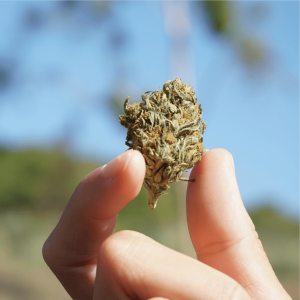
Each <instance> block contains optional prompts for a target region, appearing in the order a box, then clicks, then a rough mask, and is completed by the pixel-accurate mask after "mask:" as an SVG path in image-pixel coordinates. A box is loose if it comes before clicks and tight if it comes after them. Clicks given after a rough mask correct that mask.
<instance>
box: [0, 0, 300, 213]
mask: <svg viewBox="0 0 300 300" xmlns="http://www.w3.org/2000/svg"><path fill="white" fill-rule="evenodd" d="M257 3H263V5H264V9H265V17H264V18H261V19H255V18H254V19H253V18H251V16H249V13H248V12H249V10H246V8H247V7H248V6H251V5H252V6H253V5H254V4H255V2H253V1H251V2H236V10H237V11H238V16H239V19H240V20H242V24H243V28H244V30H246V31H247V32H249V33H250V34H251V35H252V36H254V37H255V39H257V40H260V41H262V42H263V43H265V44H266V45H267V49H268V58H269V60H270V62H271V63H270V65H269V66H268V67H267V68H266V69H265V70H264V72H263V73H262V74H260V75H258V76H256V77H253V76H251V75H250V74H249V72H247V71H246V69H245V68H244V67H243V65H242V63H241V61H240V59H239V58H238V57H237V54H236V52H234V51H233V50H232V46H231V45H229V43H228V42H226V41H224V39H223V40H222V39H219V38H217V37H216V36H215V35H213V34H211V32H210V31H209V30H208V28H207V26H206V23H205V20H204V19H203V16H202V15H200V16H199V15H197V14H196V12H195V11H194V10H193V9H192V6H191V7H190V10H189V16H190V21H189V22H190V36H189V43H188V44H187V45H186V47H187V53H188V56H189V57H188V61H189V62H190V66H186V67H187V68H188V67H189V69H188V70H190V71H189V73H188V74H187V73H186V69H185V68H184V67H182V64H181V65H180V64H178V66H177V68H175V70H176V72H177V73H176V74H174V71H172V64H174V62H172V59H171V57H172V49H171V43H170V36H169V35H168V33H167V31H166V29H165V20H164V8H163V4H162V3H161V2H125V3H122V2H113V6H112V10H113V16H114V17H113V19H112V20H111V21H110V20H106V21H105V22H103V23H101V24H100V25H97V24H96V25H95V24H92V25H91V24H90V23H89V22H87V21H86V20H84V16H83V15H82V14H81V13H80V12H79V13H77V14H75V15H73V16H72V17H65V16H63V15H61V14H58V13H55V7H56V6H55V5H57V4H56V3H55V2H0V58H2V60H4V61H8V62H9V61H15V62H16V66H17V72H16V75H15V77H14V85H12V87H11V88H10V89H7V90H6V91H4V92H2V93H1V94H0V99H1V101H0V145H2V146H4V147H9V148H11V149H20V148H26V147H38V148H45V147H54V146H55V145H57V144H58V143H60V142H62V141H64V142H65V143H67V145H68V149H67V150H68V151H69V152H70V153H72V155H74V156H76V157H82V158H85V159H94V160H98V161H99V163H100V162H107V161H108V160H110V159H112V158H113V157H114V156H116V155H118V154H119V153H121V152H122V151H124V150H126V148H127V147H126V146H125V144H124V141H125V136H126V131H125V129H123V128H122V127H121V125H119V122H118V116H117V115H116V114H115V112H114V111H113V110H112V109H111V107H110V105H109V99H110V97H111V96H112V95H115V94H117V96H118V97H120V98H121V99H125V98H126V97H127V96H128V95H131V96H132V99H134V100H138V101H139V97H140V95H141V94H142V93H143V92H145V91H148V90H157V89H158V87H159V86H160V87H162V85H163V83H164V82H165V81H166V80H169V79H172V78H171V77H172V76H176V77H177V76H178V77H181V78H182V80H183V81H186V80H191V81H193V82H192V84H193V85H194V88H195V91H196V95H197V97H198V101H199V102H200V103H202V108H203V111H204V113H203V119H204V121H206V123H207V130H206V132H205V134H204V145H205V148H208V149H212V148H217V147H218V148H226V149H228V150H229V151H230V152H231V153H232V154H233V157H234V160H235V165H236V173H237V179H238V183H239V186H240V190H241V195H242V197H243V199H244V202H245V204H246V206H247V207H248V208H251V207H255V206H257V205H264V204H267V203H269V201H271V200H272V204H273V205H275V206H276V207H278V208H279V209H281V210H282V211H284V212H285V213H288V214H290V215H293V216H297V215H298V201H299V189H298V184H299V123H298V122H299V3H298V2H297V1H290V2H281V1H266V2H262V1H259V2H257ZM29 8H39V9H41V10H42V11H44V12H45V13H47V12H49V11H51V12H52V13H51V14H50V16H51V17H49V18H48V19H47V20H46V21H45V22H44V25H43V26H42V28H40V29H36V30H33V31H32V32H31V33H28V32H27V31H26V30H25V29H24V28H23V24H22V20H23V19H24V14H25V12H26V11H28V9H29ZM114 27H116V28H117V29H118V30H119V31H121V32H123V33H124V34H125V35H126V36H127V38H128V39H127V42H126V44H125V46H124V47H123V48H122V49H121V50H119V52H113V51H112V49H111V47H110V44H109V38H108V36H109V35H108V34H109V32H111V31H112V30H113V29H114ZM175 67H176V66H175ZM173 69H174V68H173ZM172 72H173V73H172ZM186 83H188V84H190V82H186ZM118 86H121V88H122V90H121V91H120V90H119V89H118ZM104 141H105V142H104Z"/></svg>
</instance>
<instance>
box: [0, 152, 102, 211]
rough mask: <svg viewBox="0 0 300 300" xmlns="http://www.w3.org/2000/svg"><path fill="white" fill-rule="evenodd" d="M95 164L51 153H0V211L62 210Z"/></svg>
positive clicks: (58, 153)
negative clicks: (78, 161)
mask: <svg viewBox="0 0 300 300" xmlns="http://www.w3.org/2000/svg"><path fill="white" fill-rule="evenodd" d="M96 167H97V166H96V165H95V164H89V163H77V162H75V160H72V159H70V158H68V157H67V156H66V155H65V154H63V152H62V151H61V150H59V149H56V150H54V151H38V150H26V151H19V152H9V151H6V150H4V149H2V150H0V211H7V210H18V209H30V210H58V209H59V210H61V209H62V208H63V207H64V206H65V204H66V202H67V201H68V199H69V198H70V196H71V195H72V192H73V191H74V189H75V188H76V186H77V184H78V183H79V182H80V180H81V179H82V178H83V177H84V176H85V175H86V174H88V173H89V172H90V171H92V170H93V169H95V168H96Z"/></svg>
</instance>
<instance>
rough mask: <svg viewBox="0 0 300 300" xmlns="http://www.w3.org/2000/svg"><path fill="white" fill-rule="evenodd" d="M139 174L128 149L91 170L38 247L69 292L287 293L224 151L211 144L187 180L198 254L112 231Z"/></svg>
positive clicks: (80, 297) (155, 298)
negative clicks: (211, 148)
mask: <svg viewBox="0 0 300 300" xmlns="http://www.w3.org/2000/svg"><path fill="white" fill-rule="evenodd" d="M144 175H145V162H144V158H143V156H142V155H141V154H140V153H139V152H138V151H135V150H129V151H126V152H125V153H123V154H121V155H120V156H118V157H117V158H115V159H114V160H113V161H111V162H110V163H109V164H107V165H106V166H104V167H100V168H98V169H96V170H94V171H93V172H91V173H90V174H89V175H88V176H86V177H85V178H84V179H83V180H82V181H81V183H80V184H79V185H78V187H77V188H76V190H75V192H74V193H73V195H72V197H71V199H70V200H69V202H68V204H67V206H66V208H65V211H64V212H63V215H62V217H61V219H60V221H59V223H58V225H57V226H56V228H55V229H54V230H53V232H52V233H51V235H50V236H49V238H48V239H47V241H46V243H45V245H44V248H43V255H44V259H45V261H46V263H47V264H48V266H49V267H50V268H51V270H52V271H53V273H54V274H55V275H56V276H57V278H58V280H59V281H60V282H61V284H62V285H63V286H64V288H65V289H66V291H67V292H68V293H69V294H70V296H71V297H72V299H74V300H92V299H93V300H114V299H118V300H123V299H124V300H129V299H130V300H131V299H132V300H133V299H134V300H135V299H139V300H150V299H151V300H163V299H168V300H246V299H248V300H249V299H255V300H279V299H280V300H283V299H291V297H290V296H289V295H288V294H287V293H286V291H285V290H284V289H283V287H282V286H281V284H280V283H279V281H278V279H277V277H276V275H275V273H274V271H273V269H272V267H271V265H270V263H269V261H268V258H267V256H266V254H265V252H264V250H263V247H262V244H261V242H260V240H259V239H258V235H257V233H256V231H255V228H254V225H253V223H252V221H251V219H250V217H249V215H248V213H247V211H246V209H245V207H244V205H243V202H242V199H241V196H240V192H239V189H238V186H237V182H236V178H235V170H234V163H233V159H232V156H231V154H230V153H229V152H228V151H226V150H223V149H214V150H210V151H208V152H207V153H205V154H204V155H203V157H202V160H201V162H199V163H197V164H196V165H195V167H194V168H193V170H192V172H191V175H190V177H191V178H195V179H196V181H195V182H189V183H188V190H187V197H186V201H187V222H188V228H189V232H190V236H191V240H192V242H193V245H194V248H195V251H196V253H197V258H198V259H197V260H196V259H193V258H190V257H188V256H186V255H183V254H181V253H178V252H176V251H174V250H171V249H169V248H167V247H165V246H163V245H161V244H159V243H157V242H156V241H154V240H152V239H150V238H149V237H147V236H145V235H143V234H141V233H138V232H133V231H126V230H125V231H121V232H118V233H115V234H112V231H113V229H114V226H115V224H116V221H117V214H118V212H120V211H121V210H122V209H123V208H124V207H125V206H126V205H127V204H128V203H129V202H130V201H131V200H132V199H133V198H134V197H135V196H136V195H137V194H138V192H139V191H140V189H141V187H142V183H143V179H144ZM175 184H176V183H175ZM145 201H147V200H146V199H145ZM160 201H163V199H161V200H160ZM156 209H159V205H158V207H157V208H156ZM153 213H155V211H154V212H153Z"/></svg>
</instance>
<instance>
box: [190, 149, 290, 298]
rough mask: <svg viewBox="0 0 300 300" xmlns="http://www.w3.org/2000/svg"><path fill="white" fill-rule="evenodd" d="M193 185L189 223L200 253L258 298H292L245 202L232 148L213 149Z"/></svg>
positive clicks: (197, 167) (194, 174)
mask: <svg viewBox="0 0 300 300" xmlns="http://www.w3.org/2000/svg"><path fill="white" fill-rule="evenodd" d="M191 178H196V179H197V180H196V181H195V182H194V183H189V186H188V191H187V218H188V226H189V231H190V235H191V239H192V242H193V245H194V247H195V250H196V253H197V257H198V259H199V260H200V261H202V262H204V263H205V264H207V265H209V266H211V267H213V268H215V269H217V270H219V271H221V272H223V273H225V274H227V275H229V276H230V277H232V278H233V279H235V280H236V281H237V282H239V283H240V284H241V285H242V286H243V287H244V288H245V289H246V290H247V292H248V293H249V295H250V297H251V298H253V299H290V297H289V296H288V295H287V293H286V292H285V291H284V289H283V287H282V286H281V284H280V283H279V281H278V279H277V277H276V275H275V273H274V271H273V269H272V267H271V265H270V263H269V260H268V258H267V256H266V254H265V252H264V250H263V247H262V244H261V242H260V240H259V239H258V235H257V233H256V231H255V228H254V225H253V223H252V221H251V219H250V217H249V215H248V213H247V211H246V209H245V207H244V205H243V202H242V199H241V196H240V192H239V189H238V186H237V182H236V178H235V170H234V163H233V159H232V156H231V154H230V153H229V152H228V151H226V150H223V149H214V150H211V151H208V152H207V153H206V154H205V155H203V158H202V160H201V162H200V163H198V164H196V165H195V167H194V169H193V171H192V173H191Z"/></svg>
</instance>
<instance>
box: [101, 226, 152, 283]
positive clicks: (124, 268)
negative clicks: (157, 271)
mask: <svg viewBox="0 0 300 300" xmlns="http://www.w3.org/2000/svg"><path fill="white" fill-rule="evenodd" d="M151 241H152V240H151V239H150V238H148V237H146V236H145V235H143V234H141V233H138V232H134V231H129V230H125V231H120V232H117V233H115V234H113V235H111V236H110V237H108V238H107V239H106V240H105V241H104V242H103V243H102V245H101V247H100V251H99V256H98V266H99V267H100V268H102V269H107V270H110V272H111V273H112V275H113V276H117V277H122V278H126V280H129V279H130V278H132V277H133V276H132V274H131V273H132V272H131V271H130V270H134V273H135V275H136V276H134V277H135V279H137V278H139V273H140V272H139V270H140V269H141V265H142V264H143V261H144V258H145V255H147V251H145V249H147V248H149V245H150V244H151ZM152 244H153V241H152Z"/></svg>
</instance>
